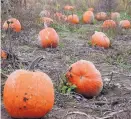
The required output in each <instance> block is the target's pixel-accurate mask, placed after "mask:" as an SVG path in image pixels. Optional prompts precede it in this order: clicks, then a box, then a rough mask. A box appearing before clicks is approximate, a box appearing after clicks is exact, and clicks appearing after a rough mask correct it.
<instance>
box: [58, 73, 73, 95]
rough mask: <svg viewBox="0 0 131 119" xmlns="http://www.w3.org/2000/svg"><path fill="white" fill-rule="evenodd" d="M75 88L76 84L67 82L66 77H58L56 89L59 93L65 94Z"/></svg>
mask: <svg viewBox="0 0 131 119" xmlns="http://www.w3.org/2000/svg"><path fill="white" fill-rule="evenodd" d="M75 89H76V86H75V85H72V84H71V83H68V82H67V79H66V77H65V76H64V75H62V76H61V79H60V85H59V87H58V90H59V91H60V92H61V93H63V94H66V93H71V92H72V91H75Z"/></svg>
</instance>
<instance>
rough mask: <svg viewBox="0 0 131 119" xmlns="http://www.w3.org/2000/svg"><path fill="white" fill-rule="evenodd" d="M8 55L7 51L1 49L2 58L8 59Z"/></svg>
mask: <svg viewBox="0 0 131 119" xmlns="http://www.w3.org/2000/svg"><path fill="white" fill-rule="evenodd" d="M7 56H8V55H7V52H6V51H4V50H2V49H1V58H2V59H7Z"/></svg>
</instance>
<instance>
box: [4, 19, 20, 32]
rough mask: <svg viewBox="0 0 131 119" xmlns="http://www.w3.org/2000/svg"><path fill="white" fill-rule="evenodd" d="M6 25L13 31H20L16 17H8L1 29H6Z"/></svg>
mask: <svg viewBox="0 0 131 119" xmlns="http://www.w3.org/2000/svg"><path fill="white" fill-rule="evenodd" d="M8 22H9V26H8ZM8 27H9V28H11V29H12V30H13V31H15V32H20V31H21V24H20V22H19V20H18V19H16V18H10V19H8V20H7V21H5V22H4V24H3V29H4V30H7V29H8Z"/></svg>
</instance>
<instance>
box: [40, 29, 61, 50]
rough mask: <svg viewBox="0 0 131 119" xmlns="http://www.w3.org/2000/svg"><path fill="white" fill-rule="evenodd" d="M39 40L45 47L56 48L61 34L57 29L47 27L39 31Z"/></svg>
mask: <svg viewBox="0 0 131 119" xmlns="http://www.w3.org/2000/svg"><path fill="white" fill-rule="evenodd" d="M39 42H40V44H41V46H42V47H43V48H48V47H52V48H56V47H57V46H58V43H59V36H58V34H57V32H56V31H55V29H53V28H50V27H47V28H45V29H43V30H41V31H40V32H39Z"/></svg>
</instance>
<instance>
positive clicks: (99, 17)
mask: <svg viewBox="0 0 131 119" xmlns="http://www.w3.org/2000/svg"><path fill="white" fill-rule="evenodd" d="M95 18H96V20H98V21H105V20H106V19H107V14H106V13H105V12H99V13H97V14H96V15H95Z"/></svg>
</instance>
